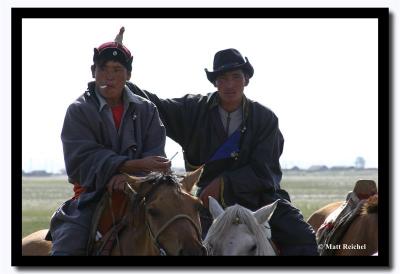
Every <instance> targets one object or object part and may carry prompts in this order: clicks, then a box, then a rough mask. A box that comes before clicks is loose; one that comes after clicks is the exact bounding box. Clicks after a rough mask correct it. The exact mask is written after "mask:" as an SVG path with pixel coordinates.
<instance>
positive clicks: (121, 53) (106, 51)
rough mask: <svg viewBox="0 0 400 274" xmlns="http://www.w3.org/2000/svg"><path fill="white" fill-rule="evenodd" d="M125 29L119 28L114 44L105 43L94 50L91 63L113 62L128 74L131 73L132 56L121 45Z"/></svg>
mask: <svg viewBox="0 0 400 274" xmlns="http://www.w3.org/2000/svg"><path fill="white" fill-rule="evenodd" d="M124 31H125V28H124V27H121V29H120V30H119V33H118V34H117V36H116V37H115V39H114V42H106V43H104V44H101V45H100V46H99V47H98V48H95V49H94V55H93V62H94V63H96V62H97V61H99V60H107V61H108V60H115V61H117V62H120V63H121V64H122V65H123V66H124V67H126V69H127V70H128V71H129V72H130V71H132V60H133V56H132V54H131V52H130V51H129V49H128V48H127V47H125V46H124V45H123V44H122V39H123V36H124Z"/></svg>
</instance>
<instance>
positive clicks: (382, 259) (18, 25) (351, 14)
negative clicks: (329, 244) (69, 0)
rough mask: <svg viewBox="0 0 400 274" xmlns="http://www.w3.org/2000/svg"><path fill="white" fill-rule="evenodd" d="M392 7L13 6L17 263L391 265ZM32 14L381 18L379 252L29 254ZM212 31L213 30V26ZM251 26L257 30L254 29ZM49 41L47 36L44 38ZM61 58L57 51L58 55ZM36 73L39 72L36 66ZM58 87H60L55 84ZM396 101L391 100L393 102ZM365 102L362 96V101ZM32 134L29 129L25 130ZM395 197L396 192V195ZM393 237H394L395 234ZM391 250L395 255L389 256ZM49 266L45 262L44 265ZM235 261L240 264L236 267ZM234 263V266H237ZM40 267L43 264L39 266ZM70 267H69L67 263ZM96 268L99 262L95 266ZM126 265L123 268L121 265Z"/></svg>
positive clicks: (14, 261)
mask: <svg viewBox="0 0 400 274" xmlns="http://www.w3.org/2000/svg"><path fill="white" fill-rule="evenodd" d="M391 17H392V16H391V15H390V14H389V9H388V8H11V18H12V25H11V30H12V34H11V38H12V41H11V49H12V50H11V54H12V65H11V70H12V98H11V99H12V107H11V110H12V141H11V144H12V157H11V160H12V235H11V236H12V250H11V252H12V257H11V265H12V266H20V267H22V268H20V269H26V267H32V266H41V267H42V268H41V269H43V270H47V269H49V268H48V266H52V268H51V269H53V270H55V269H57V268H54V267H59V266H64V267H65V266H70V267H71V266H92V267H94V269H98V270H100V271H101V270H104V269H105V268H104V267H101V268H100V267H99V266H113V267H114V269H115V267H116V266H122V267H127V266H131V267H132V266H134V267H139V268H142V269H146V270H148V269H151V268H153V269H157V268H158V269H159V267H162V266H172V267H175V268H178V269H183V268H184V267H186V268H187V267H196V268H197V267H203V268H204V267H224V268H231V269H232V270H233V269H239V268H238V266H239V267H241V268H242V267H246V269H256V268H257V267H258V268H260V267H273V268H276V269H282V268H289V269H293V267H298V266H308V267H319V268H321V267H322V268H325V269H326V267H329V269H332V267H348V266H351V267H357V268H360V267H361V268H365V269H371V268H370V267H371V266H386V267H388V266H389V265H390V264H392V263H391V262H392V261H393V260H392V259H391V258H390V257H392V252H390V250H389V235H391V233H390V232H391V230H390V225H391V223H392V222H391V221H390V219H391V218H390V215H391V211H390V210H389V202H390V201H392V199H390V197H389V188H390V183H391V178H392V176H391V174H390V170H391V162H392V161H391V159H392V158H391V157H392V152H391V151H390V148H391V147H392V146H391V142H392V139H391V138H390V133H391V132H390V127H391V124H392V120H391V109H393V106H392V105H391V104H392V103H391V102H392V100H390V99H392V96H391V93H392V92H391V88H392V85H391V83H390V80H391V79H390V78H391V74H390V73H391V71H392V69H391V68H392V64H391V62H390V60H389V57H390V55H391V54H390V53H391V51H392V48H391V47H390V44H389V37H390V33H391V30H390V28H389V25H390V23H391V21H392V19H391ZM28 18H71V19H73V18H237V19H240V18H264V19H267V18H376V19H377V20H378V32H379V33H378V43H379V44H378V51H379V52H378V54H379V55H378V71H379V72H378V92H379V94H378V104H379V108H378V110H379V117H378V120H379V126H378V131H379V133H378V134H379V136H378V137H379V153H378V160H379V171H378V178H379V182H380V184H379V192H380V197H381V198H380V205H379V256H374V257H318V258H315V257H273V258H272V257H246V258H245V257H235V258H230V257H205V258H204V259H203V258H181V257H102V258H98V257H74V258H68V257H67V258H65V257H23V256H21V238H22V229H21V228H22V199H21V195H22V184H21V182H22V166H21V165H22V134H23V132H22V21H23V19H28ZM210 31H212V30H210ZM249 31H251V30H249ZM42 43H43V46H45V41H42ZM55 58H56V57H55ZM33 73H34V72H33ZM55 92H56V88H55ZM389 102H390V103H389ZM360 103H362V102H360ZM24 134H29V133H24ZM391 197H393V196H391ZM391 238H392V237H391ZM389 255H390V256H389ZM44 266H46V267H45V268H43V267H44ZM234 266H235V267H234ZM233 267H234V268H233ZM35 269H37V268H35ZM64 269H65V268H64ZM92 269H93V268H92ZM118 269H120V268H118Z"/></svg>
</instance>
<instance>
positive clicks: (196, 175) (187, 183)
mask: <svg viewBox="0 0 400 274" xmlns="http://www.w3.org/2000/svg"><path fill="white" fill-rule="evenodd" d="M203 168H204V165H203V166H201V167H199V168H198V169H196V170H195V171H193V172H190V173H187V174H186V176H185V177H184V178H183V179H182V181H181V184H182V186H183V189H185V190H186V191H187V192H191V191H192V188H193V186H194V185H195V184H197V182H198V181H199V180H200V177H201V174H203Z"/></svg>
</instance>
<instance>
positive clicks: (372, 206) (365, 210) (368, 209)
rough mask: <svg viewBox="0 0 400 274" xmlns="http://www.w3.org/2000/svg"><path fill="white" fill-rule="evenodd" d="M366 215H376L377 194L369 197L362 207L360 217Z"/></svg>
mask: <svg viewBox="0 0 400 274" xmlns="http://www.w3.org/2000/svg"><path fill="white" fill-rule="evenodd" d="M367 214H378V194H375V195H373V196H371V197H369V198H368V199H367V201H366V202H365V204H364V205H363V206H362V208H361V213H360V215H367Z"/></svg>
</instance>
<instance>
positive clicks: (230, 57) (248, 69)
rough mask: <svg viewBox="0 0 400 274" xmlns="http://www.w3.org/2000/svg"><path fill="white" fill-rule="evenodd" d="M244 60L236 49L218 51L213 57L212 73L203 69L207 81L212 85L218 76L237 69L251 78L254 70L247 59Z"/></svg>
mask: <svg viewBox="0 0 400 274" xmlns="http://www.w3.org/2000/svg"><path fill="white" fill-rule="evenodd" d="M245 58H246V60H245V59H244V58H243V56H242V55H241V54H240V52H239V51H238V50H236V49H232V48H231V49H224V50H221V51H218V52H217V53H216V54H215V56H214V65H213V69H214V71H208V70H207V69H204V70H205V71H206V74H207V78H208V80H209V81H210V82H211V83H213V84H214V83H215V79H216V78H217V77H218V75H220V74H222V73H224V72H227V71H232V70H237V69H241V70H243V72H244V73H245V74H247V75H248V77H249V78H251V77H252V76H253V74H254V69H253V66H252V65H251V64H250V62H249V60H248V59H247V57H245Z"/></svg>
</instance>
